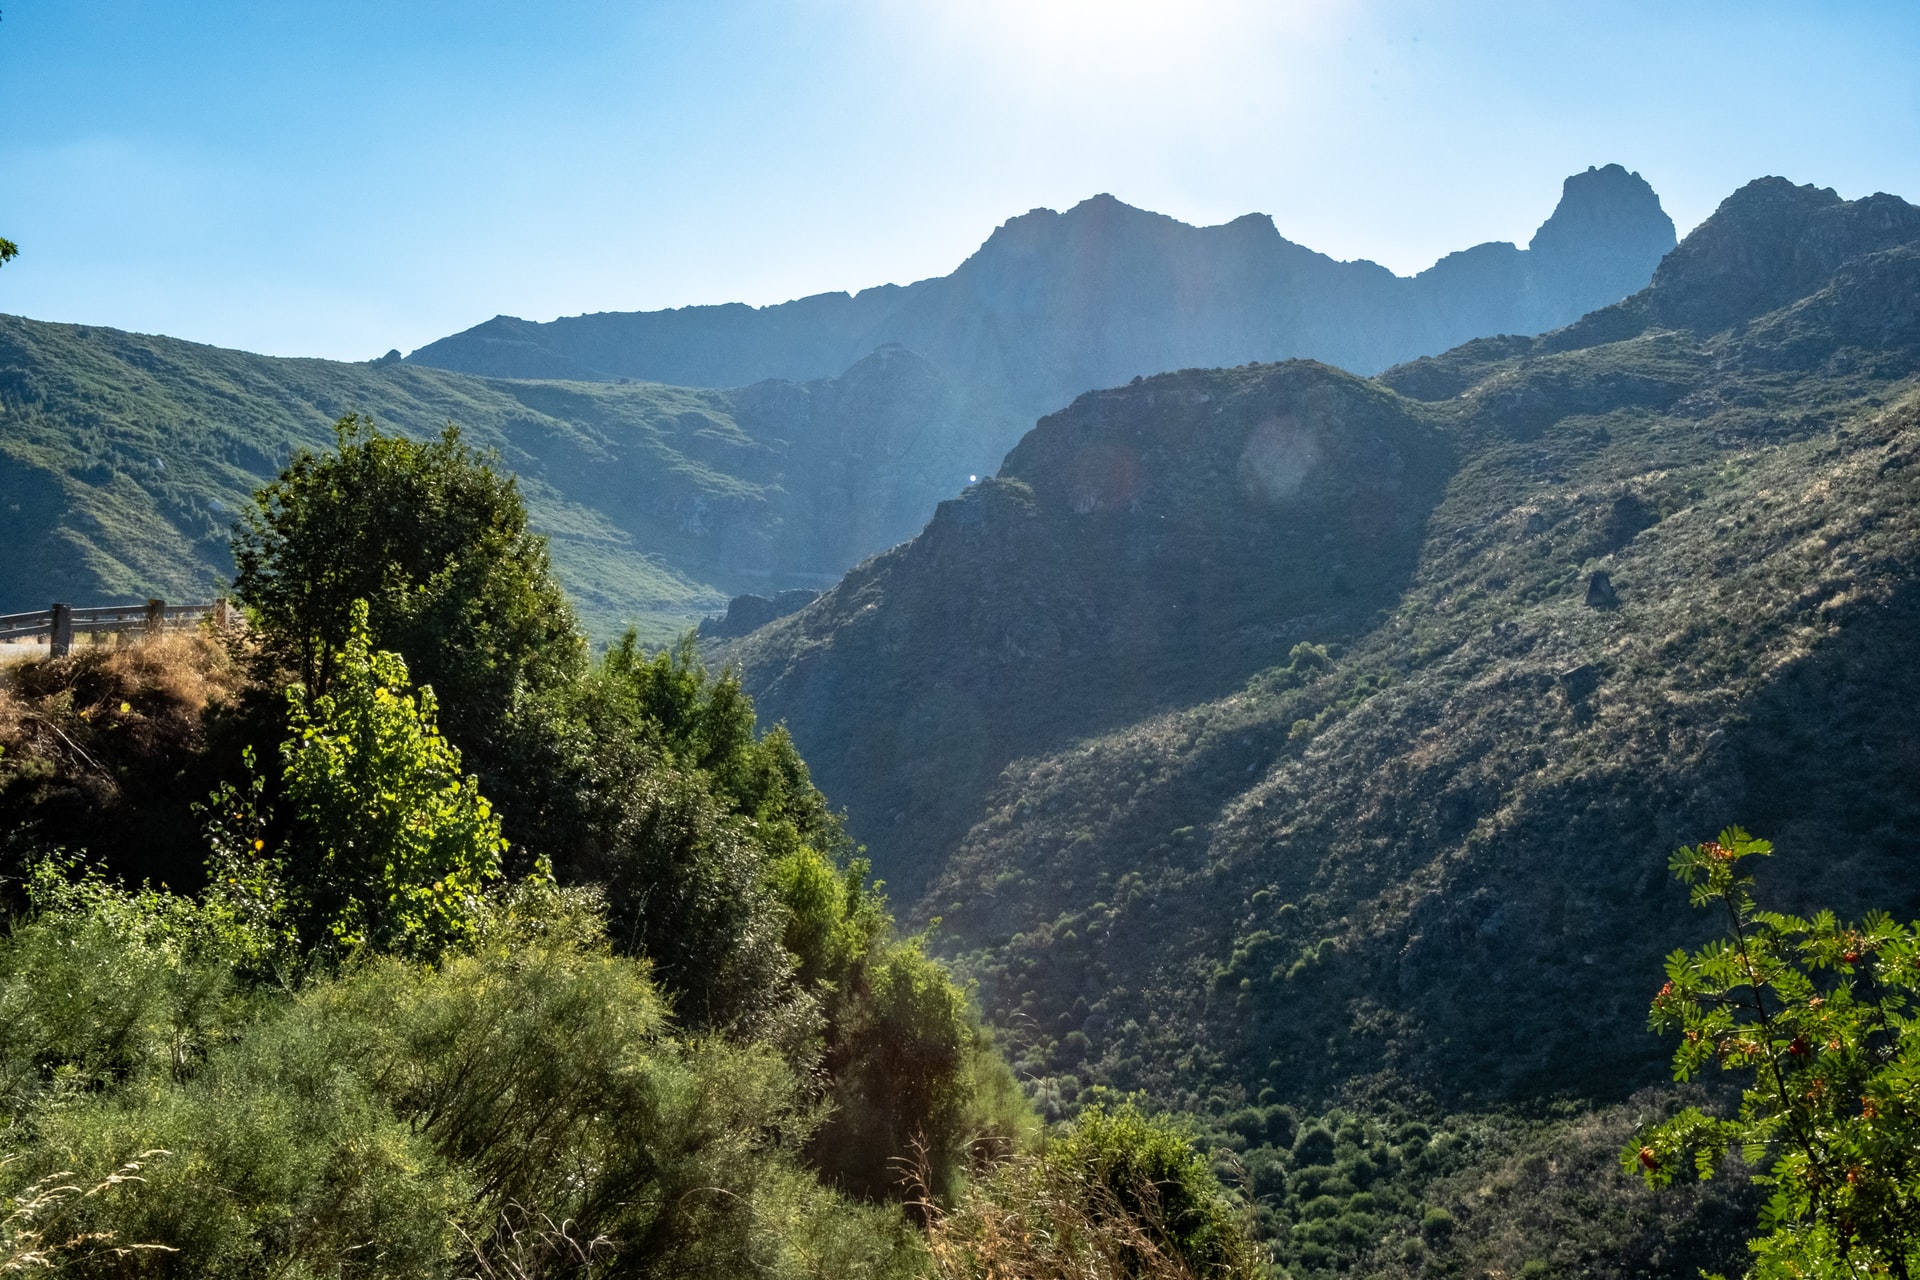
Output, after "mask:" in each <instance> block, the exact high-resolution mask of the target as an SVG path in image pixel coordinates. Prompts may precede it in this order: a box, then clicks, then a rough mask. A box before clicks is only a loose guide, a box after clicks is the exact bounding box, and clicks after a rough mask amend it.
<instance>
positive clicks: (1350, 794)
mask: <svg viewBox="0 0 1920 1280" xmlns="http://www.w3.org/2000/svg"><path fill="white" fill-rule="evenodd" d="M1916 371H1920V210H1916V209H1915V208H1913V207H1912V206H1910V205H1908V204H1906V203H1904V202H1903V201H1900V200H1898V199H1895V198H1893V197H1890V196H1875V197H1872V198H1870V199H1863V200H1857V201H1851V202H1848V201H1842V200H1841V199H1840V198H1839V197H1838V196H1836V195H1835V194H1834V193H1833V192H1831V191H1822V190H1817V189H1814V188H1811V187H1797V186H1794V185H1792V184H1790V183H1788V182H1786V181H1784V180H1781V179H1765V180H1762V181H1759V182H1755V183H1753V184H1751V185H1749V186H1747V187H1745V188H1743V189H1742V190H1740V191H1739V192H1737V193H1736V194H1735V195H1733V196H1732V197H1730V198H1729V199H1728V200H1727V201H1726V202H1725V204H1724V205H1723V206H1722V207H1721V208H1720V209H1719V211H1718V212H1716V213H1715V214H1714V216H1713V217H1712V218H1710V219H1709V220H1708V221H1707V222H1706V223H1704V224H1703V225H1702V226H1701V227H1700V228H1699V229H1697V230H1696V231H1695V232H1694V233H1693V234H1692V235H1690V236H1689V237H1688V238H1687V240H1686V241H1685V242H1684V243H1682V244H1681V245H1680V246H1679V247H1678V249H1676V250H1675V252H1673V253H1672V254H1671V255H1669V256H1668V257H1667V258H1666V260H1665V261H1664V263H1663V264H1662V265H1661V267H1660V269H1659V271H1658V272H1657V274H1656V275H1655V277H1654V280H1653V283H1652V285H1651V286H1650V287H1649V288H1647V289H1646V290H1644V291H1642V292H1640V293H1638V294H1636V295H1635V296H1633V297H1632V298H1629V299H1627V300H1626V301H1624V302H1621V303H1619V304H1617V305H1615V306H1611V307H1608V308H1605V309H1603V310H1600V311H1598V312H1595V313H1593V314H1591V315H1589V316H1587V317H1586V318H1584V319H1583V320H1581V321H1580V322H1579V323H1577V324H1575V325H1573V326H1571V327H1569V328H1565V329H1562V330H1559V331H1557V332H1554V333H1550V334H1547V335H1546V336H1544V337H1541V338H1534V339H1530V338H1496V339H1488V340H1483V341H1478V342H1474V343H1469V344H1467V345H1466V346H1463V347H1460V348H1458V349H1456V350H1454V351H1451V352H1449V353H1447V354H1446V355H1443V356H1439V357H1435V358H1431V359H1423V360H1420V361H1416V362H1414V363H1411V364H1407V365H1403V366H1400V367H1397V368H1395V369H1392V370H1389V371H1388V372H1386V373H1385V374H1383V375H1381V376H1380V377H1378V378H1376V379H1373V380H1364V379H1360V378H1356V377H1353V376H1351V375H1348V374H1344V373H1341V372H1339V371H1337V370H1334V369H1330V368H1327V367H1325V366H1322V365H1315V364H1306V363H1295V364H1285V365H1277V366H1274V365H1268V366H1251V367H1246V368H1239V369H1226V370H1215V371H1186V372H1181V373H1175V374H1167V375H1164V376H1160V377H1155V378H1148V379H1145V380H1143V381H1141V382H1139V383H1137V384H1135V385H1132V386H1127V387H1122V388H1119V389H1116V390H1112V391H1103V392H1099V393H1095V394H1091V395H1087V396H1083V397H1081V398H1080V399H1079V400H1077V401H1076V402H1075V403H1074V404H1073V406H1072V407H1071V408H1069V409H1067V410H1065V411H1063V412H1061V413H1058V414H1056V415H1054V416H1052V417H1050V418H1048V419H1046V420H1044V421H1043V422H1042V423H1041V424H1040V425H1039V427H1037V428H1036V429H1035V431H1034V432H1033V433H1032V434H1031V435H1030V436H1029V437H1028V438H1027V439H1026V440H1025V441H1023V442H1022V443H1021V445H1020V446H1019V448H1017V449H1016V450H1014V452H1013V453H1012V454H1010V455H1009V457H1008V459H1007V462H1006V465H1005V466H1004V467H1003V468H1002V470H1001V472H1000V474H999V475H998V476H996V477H995V478H993V479H992V480H991V481H990V482H984V483H982V484H981V485H980V486H978V487H977V488H976V489H974V490H973V491H971V492H970V493H968V494H967V495H966V496H965V497H963V498H961V499H959V500H956V501H952V502H949V503H946V504H944V505H943V506H942V507H941V509H940V513H939V515H938V516H937V517H936V519H935V520H934V521H933V523H932V525H931V526H930V527H929V528H928V529H927V531H926V532H925V533H924V534H922V535H921V536H920V537H919V538H918V539H916V540H915V541H914V542H912V543H910V544H908V545H907V546H905V547H902V548H899V549H898V550H896V551H894V552H891V553H889V554H887V555H885V556H882V557H879V558H877V559H875V560H874V561H872V562H870V563H868V564H867V565H864V566H862V567H861V568H860V569H859V570H858V571H856V572H855V573H853V574H851V575H849V577H848V578H847V580H846V581H845V582H844V583H842V584H841V585H840V586H839V587H838V588H836V589H835V590H833V591H831V592H828V593H827V594H826V595H825V596H823V597H822V598H821V599H820V600H819V601H817V602H815V603H814V604H812V605H811V606H809V607H808V608H806V609H803V610H801V611H800V612H798V613H796V614H794V615H792V616H791V617H788V618H784V619H781V620H779V621H776V622H774V623H772V624H770V625H768V626H767V627H765V628H763V629H762V630H760V631H758V632H756V633H755V634H753V635H752V636H750V637H747V638H746V639H744V640H740V641H735V642H733V644H732V647H731V648H729V649H728V650H727V651H726V652H727V653H728V655H729V656H730V657H732V658H733V659H735V660H737V661H739V662H740V663H742V664H743V668H744V671H745V675H746V683H747V686H748V688H749V689H750V690H751V691H752V692H753V693H754V695H755V697H756V699H757V701H758V704H759V706H760V707H761V709H762V711H763V713H765V714H767V715H769V716H770V717H773V718H785V720H786V721H787V723H788V725H789V726H790V728H791V730H792V732H793V734H794V737H795V740H796V741H797V742H798V744H799V745H800V747H801V749H802V750H803V751H804V752H805V753H806V755H807V758H808V760H809V761H811V762H812V763H813V765H814V768H815V776H816V778H818V780H819V781H820V783H821V785H822V786H823V787H824V788H825V789H826V790H827V791H828V793H829V794H832V795H834V796H835V797H836V798H837V799H838V800H840V801H842V802H844V803H846V804H847V805H848V806H849V811H850V814H851V819H852V822H851V829H852V833H853V834H854V835H855V836H856V837H857V838H858V839H860V840H861V841H863V842H864V843H865V844H866V845H867V846H868V848H869V850H870V851H871V853H872V856H873V859H874V865H875V869H876V872H877V873H878V874H881V875H883V876H885V877H886V878H887V879H888V880H889V881H890V882H891V883H892V884H893V885H895V886H896V889H897V890H899V891H901V892H902V893H903V896H918V897H919V898H920V902H921V906H920V915H921V917H922V918H927V917H932V916H939V917H941V918H942V920H941V924H940V932H939V935H938V936H939V937H940V938H941V939H942V940H943V941H942V945H943V946H944V947H945V949H946V952H947V954H949V955H950V956H952V957H954V958H955V959H956V960H958V961H959V962H960V963H961V964H962V965H963V966H964V967H965V969H966V970H967V971H969V972H971V973H972V974H973V975H975V976H977V977H978V978H979V979H980V980H981V983H982V986H981V992H982V997H983V999H984V1001H985V1002H986V1005H987V1007H988V1011H989V1014H990V1016H991V1017H992V1018H993V1019H994V1020H995V1021H996V1022H998V1024H999V1025H1000V1026H1001V1027H1002V1028H1003V1029H1004V1033H1005V1036H1006V1038H1007V1042H1008V1043H1009V1044H1011V1045H1012V1046H1013V1051H1014V1053H1015V1055H1016V1057H1017V1059H1018V1064H1017V1065H1018V1066H1019V1068H1020V1069H1021V1070H1022V1071H1023V1072H1025V1073H1027V1074H1029V1075H1030V1076H1034V1077H1037V1078H1039V1079H1040V1080H1041V1081H1042V1092H1043V1095H1044V1094H1046V1093H1047V1092H1048V1091H1049V1090H1052V1091H1054V1092H1055V1095H1056V1096H1064V1097H1067V1098H1071V1097H1072V1096H1073V1095H1074V1094H1075V1092H1076V1091H1077V1090H1081V1089H1084V1088H1086V1087H1087V1086H1088V1085H1089V1084H1107V1085H1112V1086H1115V1087H1118V1088H1123V1089H1133V1088H1145V1089H1148V1090H1150V1091H1151V1092H1152V1093H1153V1094H1154V1095H1155V1096H1157V1097H1159V1098H1161V1099H1164V1100H1166V1101H1167V1102H1170V1103H1174V1104H1177V1105H1181V1106H1186V1107H1191V1108H1193V1109H1196V1110H1199V1111H1203V1112H1204V1111H1206V1110H1209V1109H1214V1110H1218V1109H1221V1108H1227V1109H1231V1108H1232V1107H1236V1106H1240V1105H1243V1104H1245V1103H1250V1102H1253V1101H1255V1100H1261V1101H1279V1102H1295V1103H1307V1104H1310V1105H1320V1104H1323V1103H1325V1102H1326V1101H1327V1100H1329V1099H1332V1098H1335V1097H1339V1096H1342V1093H1343V1091H1345V1090H1350V1089H1353V1088H1355V1087H1357V1086H1355V1085H1354V1084H1353V1082H1354V1081H1355V1080H1356V1079H1363V1078H1364V1079H1372V1080H1373V1081H1374V1082H1375V1086H1376V1087H1384V1085H1383V1084H1382V1083H1381V1082H1382V1081H1384V1080H1388V1079H1397V1080H1400V1081H1402V1082H1411V1083H1412V1084H1414V1085H1416V1086H1417V1087H1418V1088H1420V1089H1422V1090H1425V1091H1427V1092H1428V1093H1429V1094H1431V1095H1432V1096H1434V1097H1436V1098H1438V1099H1440V1100H1441V1101H1442V1102H1443V1103H1444V1105H1446V1106H1447V1107H1449V1108H1452V1107H1460V1106H1480V1105H1492V1104H1494V1103H1498V1102H1502V1101H1513V1100H1520V1099H1528V1098H1539V1097H1543V1096H1544V1097H1551V1096H1580V1097H1586V1098H1598V1099H1613V1098H1621V1097H1624V1096H1625V1095H1626V1094H1627V1093H1629V1092H1631V1091H1632V1090H1633V1089H1635V1088H1636V1087H1639V1086H1641V1085H1644V1084H1647V1083H1650V1082H1653V1081H1656V1080H1659V1079H1662V1078H1664V1070H1663V1065H1662V1060H1663V1058H1664V1048H1663V1046H1662V1045H1661V1044H1660V1042H1659V1041H1658V1040H1657V1039H1656V1038H1655V1037H1653V1036H1652V1035H1650V1034H1648V1033H1647V1032H1646V1031H1645V1030H1644V1021H1645V1008H1646V997H1647V995H1648V989H1647V988H1648V983H1649V982H1657V976H1658V974H1659V972H1660V957H1661V956H1662V955H1663V954H1664V953H1665V952H1666V951H1668V950H1669V949H1671V948H1672V947H1673V946H1674V945H1676V944H1677V943H1678V942H1680V941H1683V940H1686V939H1688V938H1690V937H1692V936H1693V935H1694V934H1696V933H1697V932H1698V931H1699V930H1701V929H1702V928H1704V927H1705V926H1704V925H1702V924H1701V923H1699V922H1697V921H1695V920H1693V919H1692V918H1691V917H1690V913H1689V912H1688V910H1687V907H1686V903H1685V901H1684V898H1683V897H1682V896H1681V895H1679V894H1676V893H1675V892H1674V891H1673V890H1672V888H1671V886H1670V885H1669V883H1668V882H1667V877H1666V874H1665V859H1666V855H1667V854H1668V852H1669V851H1670V850H1671V849H1672V848H1674V847H1675V846H1677V845H1679V844H1682V843H1685V842H1687V841H1688V840H1690V839H1694V838H1697V836H1698V834H1699V833H1700V832H1703V831H1712V830H1717V829H1718V828H1719V827H1720V826H1721V825H1724V824H1725V823H1727V822H1729V821H1734V820H1740V821H1743V822H1745V823H1747V824H1748V825H1750V826H1752V827H1754V828H1755V829H1758V830H1764V831H1766V832H1768V833H1769V834H1771V835H1772V836H1773V837H1774V838H1775V840H1776V843H1777V844H1778V846H1779V847H1780V848H1781V849H1782V850H1783V851H1785V852H1784V853H1783V855H1782V856H1781V857H1779V858H1777V859H1775V860H1774V864H1773V865H1771V866H1769V867H1768V868H1767V869H1766V871H1764V872H1763V873H1762V874H1763V885H1764V886H1765V887H1766V888H1767V889H1768V890H1769V891H1770V894H1771V896H1772V898H1773V899H1774V900H1777V901H1782V902H1784V903H1786V904H1789V905H1791V906H1803V905H1806V904H1808V903H1812V902H1821V903H1828V904H1832V905H1834V906H1836V907H1837V908H1840V909H1842V910H1843V911H1850V912H1852V913H1853V914H1859V913H1860V912H1861V911H1862V910H1864V909H1865V908H1867V907H1880V908H1885V909H1888V910H1891V911H1893V912H1894V913H1896V914H1897V915H1901V914H1904V915H1912V914H1914V913H1916V912H1920V869H1917V868H1916V867H1915V866H1914V865H1913V863H1912V859H1911V854H1910V850H1909V847H1908V846H1909V843H1910V841H1909V837H1908V834H1907V833H1909V832H1910V831H1911V830H1912V829H1913V826H1914V822H1915V820H1916V818H1920V783H1916V778H1920V773H1916V770H1915V764H1916V762H1920V738H1916V736H1915V733H1914V730H1913V728H1912V724H1911V717H1910V715H1909V714H1908V711H1907V708H1908V707H1910V706H1911V705H1912V703H1913V701H1914V699H1915V697H1916V696H1920V683H1917V682H1920V676H1916V674H1915V673H1916V672H1917V671H1920V662H1916V657H1920V654H1917V653H1916V648H1915V640H1914V636H1915V635H1916V634H1920V631H1916V622H1917V621H1920V553H1917V552H1916V546H1917V545H1920V543H1917V542H1916V535H1920V506H1917V505H1916V497H1920V494H1917V493H1916V490H1915V485H1916V484H1917V483H1920V479H1916V475H1917V474H1920V473H1917V472H1916V469H1915V468H1914V466H1913V465H1912V464H1913V462H1914V461H1915V459H1916V458H1917V457H1920V391H1917V390H1916V386H1917V384H1916V378H1915V374H1916ZM1768 879H1770V880H1771V881H1772V883H1771V884H1768V883H1767V880H1768Z"/></svg>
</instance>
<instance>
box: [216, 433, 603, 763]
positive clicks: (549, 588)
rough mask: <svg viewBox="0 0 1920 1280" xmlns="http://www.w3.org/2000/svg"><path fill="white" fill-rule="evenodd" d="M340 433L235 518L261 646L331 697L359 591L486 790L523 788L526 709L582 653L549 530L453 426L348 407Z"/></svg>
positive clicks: (374, 629)
mask: <svg viewBox="0 0 1920 1280" xmlns="http://www.w3.org/2000/svg"><path fill="white" fill-rule="evenodd" d="M334 440H335V447H334V449H333V450H332V451H330V452H327V453H314V452H311V451H302V452H301V453H300V454H299V455H298V456H296V457H295V458H294V459H293V461H292V462H290V463H288V464H287V467H286V468H285V469H284V470H283V471H282V472H281V473H280V475H279V477H278V478H277V479H275V480H274V481H273V482H271V483H270V484H267V485H265V486H264V487H262V488H261V489H260V490H259V491H258V492H257V493H256V494H255V495H254V501H253V505H252V507H251V508H249V509H248V510H247V511H246V512H245V513H244V514H243V515H242V516H241V518H240V520H239V521H238V522H237V523H236V525H235V528H234V533H233V558H234V564H235V566H236V573H235V577H234V592H235V594H236V595H237V596H238V597H239V598H240V599H241V600H242V601H243V602H244V603H245V604H246V605H247V606H248V607H249V608H250V609H251V611H252V614H253V618H254V620H255V622H256V624H257V630H258V634H259V637H260V641H261V644H262V648H263V651H264V653H265V654H266V655H267V657H268V658H269V659H270V660H271V661H274V662H276V663H279V664H281V665H282V666H283V667H285V668H287V669H290V670H291V671H292V672H293V673H294V674H295V675H296V676H297V678H298V679H299V681H300V682H301V683H302V684H303V685H305V687H306V688H307V690H308V691H309V693H311V694H313V695H315V696H318V695H322V694H325V693H327V692H328V691H329V689H330V687H331V685H332V683H333V680H334V678H335V675H336V670H335V664H336V661H337V657H336V655H338V654H340V653H342V652H343V651H344V649H345V647H346V645H347V642H348V639H349V636H350V634H351V631H352V627H353V616H354V613H353V610H354V607H355V602H357V601H365V602H366V605H367V615H366V616H367V625H368V627H369V631H370V637H371V643H372V645H373V647H374V648H378V649H385V650H392V651H394V652H397V653H399V654H401V655H402V656H403V657H404V658H405V659H406V662H407V665H408V666H409V668H410V669H411V670H412V672H413V675H414V677H415V678H416V679H418V680H419V681H420V682H421V683H423V684H428V685H431V686H432V687H433V689H434V692H435V693H436V695H438V700H439V705H440V709H441V714H442V717H443V721H444V728H445V730H446V732H447V734H448V735H449V736H450V737H452V738H453V740H454V741H455V742H457V743H459V744H460V746H461V748H462V749H463V750H464V751H466V753H467V754H468V757H469V758H470V760H471V762H472V763H473V765H474V766H475V767H476V768H477V769H478V771H479V772H480V773H481V775H482V776H483V777H485V778H486V779H487V782H488V785H489V787H490V789H494V790H496V791H498V792H501V793H502V794H503V796H505V797H506V798H509V799H513V798H517V796H515V795H510V794H508V793H517V792H519V791H521V790H527V789H532V788H535V787H537V785H538V784H537V782H536V781H535V780H532V779H530V778H529V777H528V776H526V775H527V774H528V772H529V768H527V767H523V768H520V769H515V768H513V765H514V763H515V762H516V761H519V760H522V759H524V758H525V757H526V756H527V748H526V744H524V743H521V742H517V741H515V739H516V737H517V736H521V735H524V734H525V733H526V732H528V729H527V725H526V721H528V720H529V719H530V718H533V719H537V716H535V715H534V713H533V712H531V711H530V710H529V706H528V704H529V703H530V702H537V701H538V700H539V699H540V697H541V696H543V695H545V694H549V693H551V691H553V690H556V689H560V688H564V687H565V686H566V685H567V684H568V683H569V682H571V681H572V680H573V679H575V678H576V677H577V676H578V674H579V672H580V670H581V668H582V665H583V663H584V658H585V650H584V645H583V643H582V641H581V639H580V637H579V634H578V632H577V630H576V627H575V624H574V617H573V611H572V608H571V607H570V606H569V605H568V603H567V600H566V596H565V595H564V593H563V592H562V591H561V589H560V586H559V584H558V583H557V582H555V580H554V578H553V574H552V572H551V567H550V565H549V562H548V556H547V546H546V540H545V539H544V538H541V537H539V536H538V535H536V534H534V533H532V532H531V531H530V530H529V529H528V527H527V512H526V505H525V503H524V502H522V500H521V497H520V491H519V488H518V486H517V484H516V483H515V481H514V479H513V478H512V477H511V476H507V475H503V474H501V473H500V472H499V471H498V470H496V468H495V461H496V460H495V459H494V458H492V457H490V456H488V455H485V454H482V453H479V452H477V451H475V450H474V449H472V448H470V447H468V446H467V445H466V444H465V443H464V442H463V441H462V439H461V437H460V432H459V429H458V428H457V427H454V426H451V425H449V426H448V427H447V429H446V430H445V431H444V432H442V433H441V435H440V436H439V437H438V438H436V439H433V440H427V441H415V440H409V439H406V438H405V437H403V436H394V435H388V434H385V433H384V432H382V431H381V430H380V429H379V428H378V427H377V426H376V425H375V424H374V423H373V421H372V420H371V419H368V418H364V417H361V416H359V415H357V414H349V415H347V416H346V417H344V418H342V419H341V420H340V421H339V422H338V423H337V424H336V425H335V427H334ZM536 754H537V753H536Z"/></svg>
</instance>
